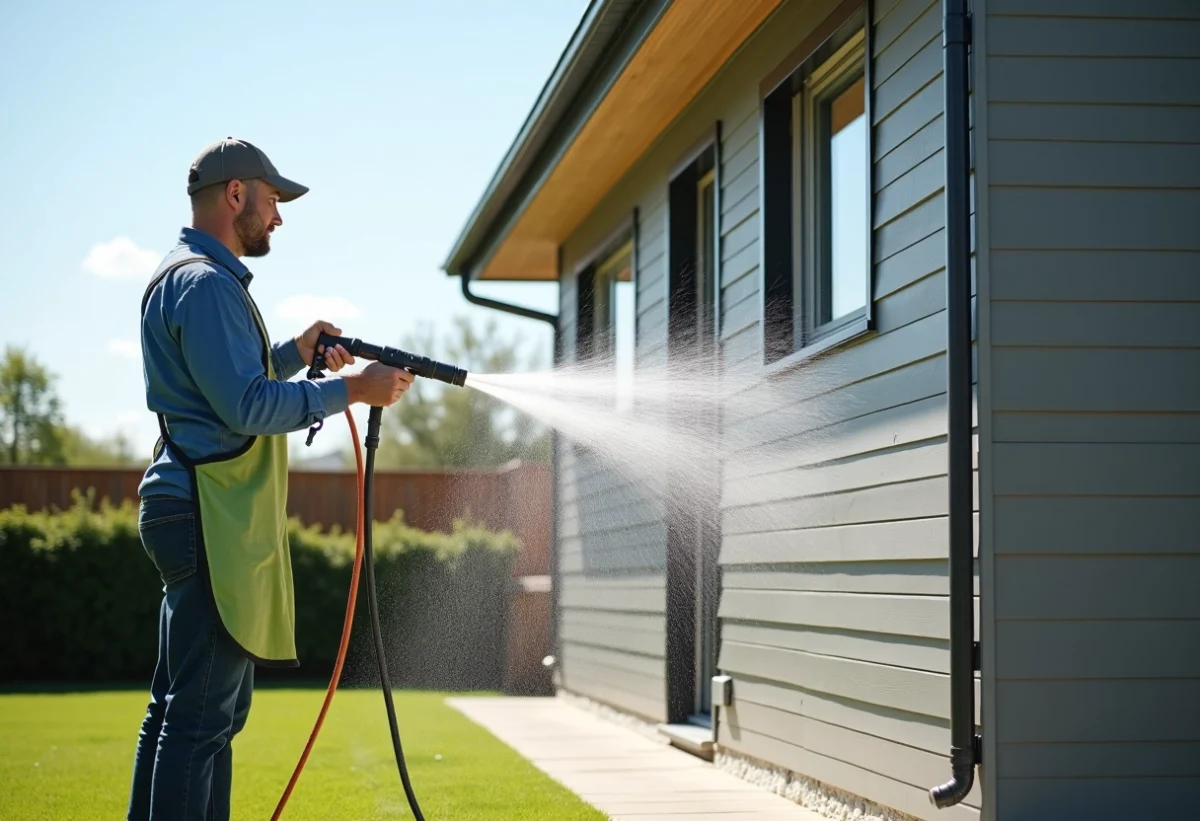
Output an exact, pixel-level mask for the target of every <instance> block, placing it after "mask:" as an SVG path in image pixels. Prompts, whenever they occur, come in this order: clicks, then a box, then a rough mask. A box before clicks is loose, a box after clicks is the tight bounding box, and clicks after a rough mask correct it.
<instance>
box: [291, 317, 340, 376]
mask: <svg viewBox="0 0 1200 821" xmlns="http://www.w3.org/2000/svg"><path fill="white" fill-rule="evenodd" d="M322 332H325V333H327V334H329V335H330V336H341V335H342V329H341V328H337V327H334V325H332V324H331V323H329V322H325V321H324V320H318V321H317V322H314V323H313V324H312V326H311V327H310V328H309V329H308V330H307V331H305V332H304V333H302V334H300V336H298V337H296V347H298V348H299V349H300V357H301V358H302V359H303V360H304V364H305V365H312V361H313V355H314V353H315V351H316V347H317V338H318V337H319V336H320V335H321V333H322ZM321 353H323V354H324V355H325V366H326V367H327V368H328V369H329V370H331V371H333V372H334V373H337V372H338V371H340V370H341V369H342V368H344V367H345V366H346V365H353V364H354V357H353V356H352V355H351V354H350V352H349V351H347V350H346V349H345V348H343V347H342V346H341V345H337V346H335V347H333V348H330V349H329V350H325V349H324V346H322V348H321Z"/></svg>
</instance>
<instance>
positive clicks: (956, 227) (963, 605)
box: [929, 0, 982, 809]
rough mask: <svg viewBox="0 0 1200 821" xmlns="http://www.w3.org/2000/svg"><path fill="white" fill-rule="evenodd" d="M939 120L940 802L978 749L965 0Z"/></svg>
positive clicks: (960, 0)
mask: <svg viewBox="0 0 1200 821" xmlns="http://www.w3.org/2000/svg"><path fill="white" fill-rule="evenodd" d="M942 15H943V20H942V61H943V66H942V67H943V72H944V77H945V84H944V88H945V126H946V137H945V139H946V325H947V335H946V370H947V384H946V400H947V435H946V444H947V450H948V451H949V465H948V472H949V476H948V484H949V486H950V499H949V503H950V509H949V514H950V515H949V525H950V781H948V782H947V783H945V784H942V785H940V786H937V787H934V788H933V789H931V790H930V791H929V799H930V800H931V801H932V802H933V804H934V805H935V806H936V807H938V808H939V809H945V808H946V807H950V806H953V805H955V804H958V803H960V802H961V801H962V800H963V799H964V798H966V797H967V794H968V793H970V792H971V787H972V786H973V784H974V781H975V767H976V765H977V764H979V763H980V758H981V757H982V755H981V753H982V745H981V743H980V738H979V736H977V735H976V734H975V671H976V670H977V669H979V663H978V653H977V652H976V648H977V645H976V643H975V615H974V584H973V582H974V578H973V577H974V563H975V559H974V533H973V527H972V521H971V520H972V516H973V511H972V507H973V505H972V496H973V494H972V483H971V463H972V456H971V449H972V442H971V428H972V424H971V415H972V414H971V405H972V400H973V394H972V389H971V215H970V208H971V202H970V173H971V144H970V111H969V109H968V106H969V97H968V79H969V74H968V72H969V70H970V67H969V64H968V48H969V46H970V45H971V39H972V38H971V34H972V19H971V15H970V13H969V12H968V11H967V0H942Z"/></svg>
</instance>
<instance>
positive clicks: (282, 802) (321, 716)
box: [271, 408, 367, 821]
mask: <svg viewBox="0 0 1200 821" xmlns="http://www.w3.org/2000/svg"><path fill="white" fill-rule="evenodd" d="M346 421H348V422H349V423H350V437H351V438H352V439H353V440H354V461H355V462H356V463H357V466H358V516H357V517H356V521H357V522H358V527H357V528H355V530H356V534H355V539H354V568H353V570H351V572H350V596H349V598H348V599H347V601H346V618H345V621H343V623H342V642H341V645H340V646H339V647H338V654H337V661H336V662H334V665H333V675H332V676H330V678H329V689H328V690H326V691H325V702H324V703H323V704H322V705H321V712H320V713H318V714H317V723H316V724H314V725H313V729H312V733H311V734H310V735H309V737H308V743H307V744H305V745H304V752H303V753H301V755H300V760H299V761H298V762H296V769H295V770H294V771H293V772H292V778H291V780H290V781H288V785H287V789H285V790H284V791H283V795H282V796H281V797H280V799H279V804H278V806H276V807H275V814H274V815H272V816H271V821H279V816H280V815H282V814H283V808H284V806H286V805H287V802H288V799H289V798H290V797H291V795H292V790H293V789H294V788H295V786H296V782H297V781H299V780H300V772H301V771H302V770H303V769H304V764H305V762H307V761H308V756H309V753H311V752H312V748H313V744H314V743H315V742H316V740H317V733H319V732H321V725H322V724H323V723H324V722H325V714H326V713H327V712H329V705H330V703H331V702H332V701H333V694H334V692H335V691H336V690H337V685H338V680H339V679H340V678H341V677H342V665H343V664H344V663H345V661H346V650H347V649H348V648H349V647H350V629H351V627H352V625H353V623H354V606H355V603H356V602H357V600H358V572H359V570H360V569H361V568H362V560H363V533H364V528H365V527H366V526H367V525H366V523H364V522H363V506H364V503H365V499H364V492H365V487H364V473H363V456H362V448H361V447H360V446H359V444H358V428H357V426H356V425H355V424H354V417H353V416H352V415H351V414H350V409H349V408H347V409H346Z"/></svg>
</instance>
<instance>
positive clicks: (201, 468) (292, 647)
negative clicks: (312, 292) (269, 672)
mask: <svg viewBox="0 0 1200 821" xmlns="http://www.w3.org/2000/svg"><path fill="white" fill-rule="evenodd" d="M196 261H206V262H212V263H213V264H214V265H217V266H218V269H219V270H223V268H222V267H221V266H220V264H219V263H216V262H215V261H213V260H211V259H209V258H208V257H203V256H195V257H187V258H185V259H181V260H178V261H176V262H174V263H173V264H171V265H170V266H168V267H167V268H166V269H165V270H164V271H163V272H162V273H161V274H159V275H158V276H156V277H155V278H154V279H153V281H151V283H150V285H149V287H148V288H147V289H146V294H145V296H144V297H143V299H142V313H143V315H144V314H145V311H146V304H147V302H148V301H149V298H150V293H151V291H152V290H153V289H154V287H155V286H156V285H157V284H158V283H159V282H161V281H162V280H163V278H164V277H165V276H166V275H167V274H168V273H170V272H171V271H172V270H174V269H176V268H178V267H179V266H181V265H184V264H186V263H189V262H196ZM230 276H232V274H230ZM242 293H243V294H244V295H245V297H246V301H247V304H248V305H249V307H250V312H251V313H252V314H253V315H254V319H255V322H256V324H257V325H258V330H259V335H260V336H261V338H262V345H263V367H264V369H265V370H266V373H267V378H268V379H276V378H277V376H276V374H275V367H274V363H273V361H272V359H271V343H270V337H269V336H268V334H267V330H266V326H265V324H264V323H263V319H262V315H261V314H260V313H259V311H258V306H257V305H255V303H254V300H253V299H252V298H251V296H250V294H249V292H248V291H246V289H245V288H242ZM158 426H159V431H160V432H161V434H162V437H161V439H160V442H159V445H156V447H155V452H156V453H157V452H158V450H159V447H161V446H162V445H164V444H165V445H166V447H168V448H170V449H171V451H172V453H174V455H175V457H176V458H177V459H178V460H179V461H180V462H181V463H182V464H183V465H184V466H185V467H186V468H187V470H188V473H189V474H190V476H191V480H192V488H193V490H194V494H195V495H194V498H193V500H192V501H193V503H194V504H195V506H196V550H197V559H198V562H197V563H198V565H199V569H200V572H201V574H202V575H203V578H204V581H205V585H206V587H207V588H208V590H209V593H210V594H211V600H212V603H213V607H214V608H215V609H216V612H217V615H218V619H217V621H218V623H219V624H220V625H221V627H222V629H223V631H224V632H225V634H226V635H227V636H228V637H229V638H230V639H231V640H232V641H233V643H234V645H235V646H237V648H238V649H239V650H240V651H241V652H242V653H243V654H244V655H245V656H246V657H247V658H249V659H250V660H251V661H253V662H255V663H256V664H259V665H263V666H267V667H296V666H298V665H299V661H298V660H297V658H296V640H295V626H296V609H295V601H294V591H293V588H292V562H291V550H290V547H289V544H288V534H287V483H288V463H287V460H288V447H287V436H286V435H275V436H252V437H251V438H250V440H249V441H248V442H246V444H244V445H243V446H241V447H240V448H238V449H237V450H234V451H232V452H228V453H218V454H216V455H213V456H208V457H205V458H203V459H191V458H189V457H188V456H187V454H185V453H184V452H183V449H182V448H180V447H178V446H177V445H176V444H175V443H174V442H173V441H172V440H171V436H170V434H169V433H168V431H167V423H166V419H165V418H164V417H163V415H162V414H161V413H160V414H158Z"/></svg>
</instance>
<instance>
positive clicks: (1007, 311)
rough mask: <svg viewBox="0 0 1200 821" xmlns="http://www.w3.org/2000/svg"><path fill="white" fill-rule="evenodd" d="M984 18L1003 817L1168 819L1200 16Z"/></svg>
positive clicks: (1170, 6) (1191, 581)
mask: <svg viewBox="0 0 1200 821" xmlns="http://www.w3.org/2000/svg"><path fill="white" fill-rule="evenodd" d="M986 9H987V15H986V24H985V25H986V31H985V37H984V39H985V42H986V53H987V75H988V80H987V86H988V94H989V99H988V100H987V103H986V104H987V118H988V135H989V141H988V144H987V167H988V172H987V173H988V180H989V188H988V191H987V206H986V213H987V215H988V217H987V218H988V233H989V235H990V246H991V250H990V259H989V263H990V272H989V280H990V281H989V291H990V294H991V302H990V305H989V306H988V311H989V320H990V343H991V344H990V350H988V351H987V352H986V353H985V356H986V364H987V368H988V372H989V374H990V376H989V390H990V395H991V407H990V409H989V412H988V413H987V414H985V415H984V419H983V422H984V424H985V427H986V430H987V432H988V436H989V450H990V453H991V462H992V466H993V471H992V474H991V485H990V494H989V495H988V496H985V497H984V499H983V500H982V506H983V510H984V511H985V515H987V514H990V516H989V518H990V520H991V521H992V524H991V527H990V532H991V538H992V540H993V554H994V557H995V558H994V590H995V602H994V614H995V626H994V634H993V643H994V648H992V650H991V657H992V658H993V660H994V673H995V681H996V683H995V701H994V714H995V716H996V720H995V722H994V724H993V729H992V738H991V741H992V742H993V743H995V745H996V751H995V769H994V775H995V779H996V780H995V796H994V800H995V806H996V815H997V817H1010V816H1011V817H1019V818H1029V819H1050V818H1062V817H1066V816H1072V817H1074V816H1086V817H1089V818H1096V819H1109V818H1125V817H1146V818H1150V817H1154V818H1157V817H1169V816H1171V815H1178V813H1179V812H1180V811H1181V809H1180V808H1182V807H1185V806H1190V805H1191V803H1193V801H1194V798H1193V796H1194V793H1195V790H1196V789H1197V787H1198V786H1200V718H1197V716H1200V713H1198V712H1197V711H1196V710H1195V704H1196V702H1197V699H1198V698H1200V662H1197V660H1196V659H1197V654H1196V653H1195V652H1192V649H1193V648H1196V647H1200V606H1198V605H1197V604H1196V602H1197V596H1196V587H1197V586H1196V582H1195V580H1196V579H1197V578H1200V540H1197V537H1196V533H1197V532H1200V531H1197V527H1200V471H1198V470H1197V468H1196V465H1197V461H1196V460H1197V457H1198V456H1200V380H1197V379H1196V378H1194V375H1195V374H1197V373H1200V330H1198V329H1200V277H1198V276H1197V275H1196V272H1197V270H1198V268H1197V263H1198V262H1200V239H1197V232H1196V230H1195V226H1194V217H1193V215H1194V214H1195V213H1197V212H1198V209H1200V5H1198V4H1196V3H1191V2H1183V1H1182V0H1175V1H1174V2H1160V3H1142V4H1131V3H1120V2H1116V0H1090V2H1083V1H1082V0H1036V2H1034V0H987V3H986ZM985 657H986V654H985ZM1185 814H1186V812H1185Z"/></svg>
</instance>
